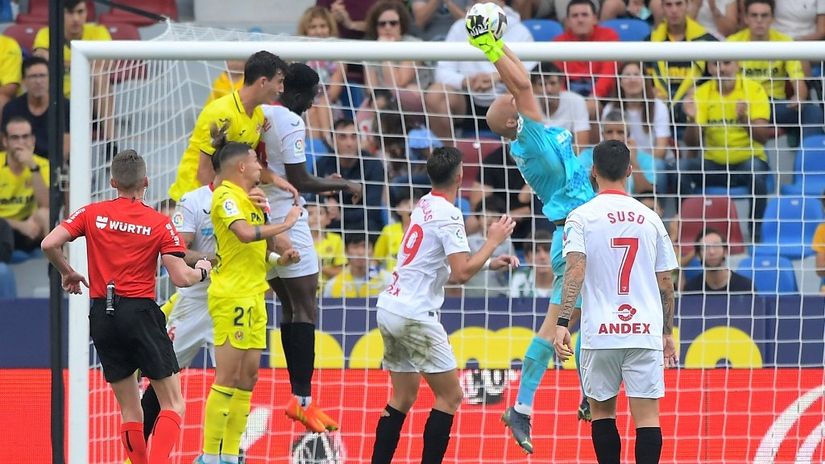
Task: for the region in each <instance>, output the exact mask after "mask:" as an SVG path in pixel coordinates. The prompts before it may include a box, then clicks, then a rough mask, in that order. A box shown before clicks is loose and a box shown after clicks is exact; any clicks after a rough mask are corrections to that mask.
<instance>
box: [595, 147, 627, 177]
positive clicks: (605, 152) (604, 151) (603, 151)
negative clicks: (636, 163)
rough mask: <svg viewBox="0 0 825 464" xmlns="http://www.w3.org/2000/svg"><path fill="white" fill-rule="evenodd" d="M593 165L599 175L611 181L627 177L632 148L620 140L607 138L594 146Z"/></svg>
mask: <svg viewBox="0 0 825 464" xmlns="http://www.w3.org/2000/svg"><path fill="white" fill-rule="evenodd" d="M593 166H594V167H595V168H596V172H597V173H599V176H601V177H604V178H605V179H607V180H610V181H617V180H622V179H624V178H625V177H627V167H628V166H630V150H629V149H628V148H627V145H625V144H624V143H623V142H619V141H618V140H605V141H603V142H599V144H598V145H596V146H595V147H594V148H593Z"/></svg>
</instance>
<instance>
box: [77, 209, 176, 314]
mask: <svg viewBox="0 0 825 464" xmlns="http://www.w3.org/2000/svg"><path fill="white" fill-rule="evenodd" d="M61 225H62V226H63V227H64V228H65V229H66V230H68V231H69V233H70V234H71V235H72V239H75V238H77V237H81V236H85V237H86V255H87V258H88V260H89V261H88V262H89V285H90V286H91V288H90V289H89V295H90V296H91V298H105V297H106V284H108V283H109V282H114V283H115V292H116V293H117V294H118V295H120V296H127V297H131V298H151V299H153V300H154V299H155V273H156V271H157V265H158V255H160V254H172V255H175V256H180V257H183V254H184V252H185V251H186V247H185V246H184V245H183V240H181V238H180V236H178V231H177V230H176V229H175V226H173V225H172V221H171V220H170V219H169V218H168V217H166V216H164V215H163V214H160V213H159V212H157V211H155V210H154V209H152V208H150V207H148V206H146V205H145V204H144V203H143V202H142V201H138V200H131V199H128V198H117V199H115V200H109V201H101V202H98V203H92V204H90V205H88V206H86V207H83V208H80V209H79V210H77V211H75V212H74V213H72V215H71V216H69V218H68V219H66V220H65V221H63V223H62V224H61Z"/></svg>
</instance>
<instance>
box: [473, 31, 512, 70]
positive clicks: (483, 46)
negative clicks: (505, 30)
mask: <svg viewBox="0 0 825 464" xmlns="http://www.w3.org/2000/svg"><path fill="white" fill-rule="evenodd" d="M470 45H472V46H473V47H475V48H477V49H479V50H481V51H482V52H484V54H485V55H487V59H488V60H490V63H495V62H496V61H498V60H499V59H501V57H502V56H504V41H503V40H501V39H496V38H495V37H493V33H492V32H489V31H488V32H486V33H484V34H482V35H480V36H478V37H470Z"/></svg>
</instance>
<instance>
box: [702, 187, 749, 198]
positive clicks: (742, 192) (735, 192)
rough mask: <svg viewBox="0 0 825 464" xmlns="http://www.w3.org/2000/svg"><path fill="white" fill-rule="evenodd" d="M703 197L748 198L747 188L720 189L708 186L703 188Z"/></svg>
mask: <svg viewBox="0 0 825 464" xmlns="http://www.w3.org/2000/svg"><path fill="white" fill-rule="evenodd" d="M705 195H719V196H723V197H746V196H749V195H750V193H748V188H747V187H720V186H712V185H709V186H707V187H705Z"/></svg>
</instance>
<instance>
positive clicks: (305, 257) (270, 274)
mask: <svg viewBox="0 0 825 464" xmlns="http://www.w3.org/2000/svg"><path fill="white" fill-rule="evenodd" d="M307 216H309V214H308V213H307V211H306V209H304V210H303V212H302V213H301V217H300V218H299V219H298V222H296V223H295V225H294V226H293V227H292V228H291V229H289V232H287V233H288V234H289V240H290V241H291V242H292V247H293V248H295V250H296V251H298V253H300V254H301V261H299V262H297V263H294V264H288V265H286V266H278V265H275V266H272V267H270V268H269V269H268V270H267V272H266V280H272V279H274V278H275V277H281V278H283V279H291V278H294V277H304V276H308V275H312V274H317V273H318V272H320V268H319V267H318V253H316V252H315V242H314V241H313V240H312V233H311V232H310V231H309V219H308V217H307ZM284 219H286V216H284V217H279V218H275V219H273V220H272V221H270V222H271V223H272V224H280V223H282V222H284Z"/></svg>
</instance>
